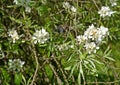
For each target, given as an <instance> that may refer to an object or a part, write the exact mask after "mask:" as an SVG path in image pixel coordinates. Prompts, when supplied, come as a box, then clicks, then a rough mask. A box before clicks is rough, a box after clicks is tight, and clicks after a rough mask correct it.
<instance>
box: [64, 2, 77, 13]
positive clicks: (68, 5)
mask: <svg viewBox="0 0 120 85" xmlns="http://www.w3.org/2000/svg"><path fill="white" fill-rule="evenodd" d="M63 8H65V9H68V10H71V11H72V12H73V13H76V11H77V9H76V8H75V7H74V6H71V5H70V4H69V3H68V2H63Z"/></svg>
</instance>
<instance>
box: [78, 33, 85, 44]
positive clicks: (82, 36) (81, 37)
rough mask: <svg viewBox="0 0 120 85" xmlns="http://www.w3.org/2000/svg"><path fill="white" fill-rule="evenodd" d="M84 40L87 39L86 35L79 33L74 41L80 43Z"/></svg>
mask: <svg viewBox="0 0 120 85" xmlns="http://www.w3.org/2000/svg"><path fill="white" fill-rule="evenodd" d="M86 40H87V37H86V36H84V35H79V36H77V37H76V41H77V43H78V44H81V43H83V42H85V41H86Z"/></svg>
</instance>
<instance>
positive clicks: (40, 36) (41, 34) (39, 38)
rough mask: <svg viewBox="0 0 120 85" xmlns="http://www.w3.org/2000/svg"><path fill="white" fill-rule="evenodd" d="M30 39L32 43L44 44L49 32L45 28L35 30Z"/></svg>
mask: <svg viewBox="0 0 120 85" xmlns="http://www.w3.org/2000/svg"><path fill="white" fill-rule="evenodd" d="M32 39H33V41H34V44H37V43H40V44H44V43H45V42H46V41H47V40H48V39H49V33H48V32H47V31H46V30H45V29H41V30H36V32H35V33H34V34H33V36H32Z"/></svg>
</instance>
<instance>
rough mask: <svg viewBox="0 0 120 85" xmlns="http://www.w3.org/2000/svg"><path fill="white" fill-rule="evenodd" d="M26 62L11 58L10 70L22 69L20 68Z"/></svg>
mask: <svg viewBox="0 0 120 85" xmlns="http://www.w3.org/2000/svg"><path fill="white" fill-rule="evenodd" d="M24 64H25V62H24V61H21V60H20V59H13V60H12V59H9V62H8V66H9V70H12V71H20V69H21V68H22V67H23V65H24Z"/></svg>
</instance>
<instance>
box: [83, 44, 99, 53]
mask: <svg viewBox="0 0 120 85" xmlns="http://www.w3.org/2000/svg"><path fill="white" fill-rule="evenodd" d="M84 47H85V49H86V51H87V52H88V53H89V54H91V53H92V52H94V53H96V50H97V49H99V47H98V46H97V45H96V44H95V42H90V43H86V44H85V45H84Z"/></svg>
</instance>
